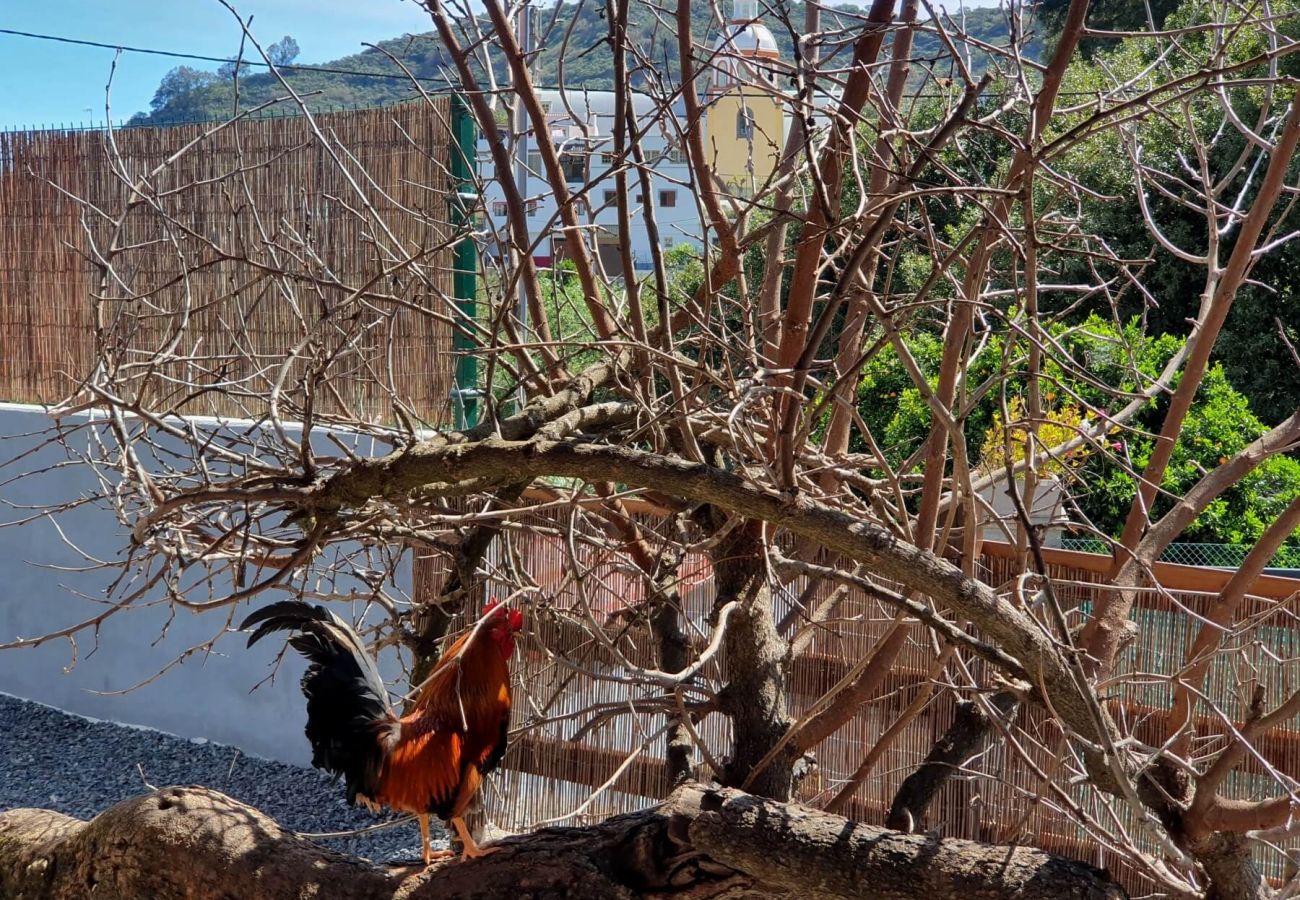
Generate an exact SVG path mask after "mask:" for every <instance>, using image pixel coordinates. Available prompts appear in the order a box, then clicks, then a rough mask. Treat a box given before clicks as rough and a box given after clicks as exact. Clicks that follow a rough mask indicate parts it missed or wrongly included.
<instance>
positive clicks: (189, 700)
mask: <svg viewBox="0 0 1300 900" xmlns="http://www.w3.org/2000/svg"><path fill="white" fill-rule="evenodd" d="M48 425H49V419H48V418H47V417H46V415H45V414H44V413H43V412H42V411H41V410H40V409H39V408H35V407H30V406H19V405H15V404H0V522H2V523H10V522H15V521H18V520H20V519H23V518H25V517H27V516H29V515H30V514H31V510H30V509H23V508H22V507H24V506H28V507H39V506H45V505H50V504H55V503H60V502H66V501H69V500H73V499H75V498H77V497H78V496H81V495H83V494H85V493H89V492H92V491H94V490H96V488H97V484H96V482H95V480H94V479H93V478H92V476H91V473H90V472H89V470H88V469H87V468H86V467H85V466H83V465H79V464H72V465H69V464H67V463H66V461H67V454H66V453H65V451H64V450H63V449H62V448H60V447H58V446H57V445H51V446H45V447H42V446H41V444H42V442H43V441H44V440H45V438H44V437H43V436H42V435H40V434H39V433H38V432H40V431H42V430H43V429H45V428H46V427H47V426H48ZM382 449H383V448H382V445H378V446H376V447H373V448H372V447H369V446H361V447H358V451H359V452H379V451H381V450H382ZM29 453H30V455H27V454H29ZM60 463H63V464H64V465H63V466H62V467H61V468H58V469H54V470H51V471H49V472H45V473H42V474H36V475H31V476H28V477H23V478H18V479H17V480H15V476H17V475H18V474H19V473H23V472H38V471H39V470H41V469H43V468H46V467H47V466H51V465H58V464H60ZM58 522H59V525H60V527H61V528H62V529H63V531H64V533H65V534H66V535H67V537H68V538H69V539H70V540H72V541H74V542H76V543H77V544H78V545H79V546H80V547H82V549H84V550H86V551H88V552H89V553H91V554H93V555H94V556H96V557H98V558H100V559H104V560H116V559H121V558H122V556H123V554H124V551H125V549H126V547H127V535H126V534H125V532H124V531H123V530H122V529H121V528H120V526H118V524H117V521H116V519H115V517H114V516H113V514H112V513H111V512H110V511H108V510H105V509H102V508H94V509H91V508H87V509H82V510H76V511H73V512H70V513H68V514H65V515H62V516H60V517H59V519H58ZM85 565H86V561H85V560H84V559H83V558H82V557H80V556H79V555H78V554H76V553H75V552H74V551H72V550H71V549H70V548H69V547H67V546H66V544H64V543H63V541H62V540H61V539H60V537H59V532H58V530H57V529H56V528H55V527H54V525H53V524H51V523H50V522H49V521H46V520H38V521H35V522H30V523H27V524H24V525H20V526H15V527H4V528H0V643H8V642H10V641H12V640H14V639H15V638H17V637H35V636H38V635H42V634H47V633H49V632H51V631H55V630H58V629H60V628H65V627H67V626H68V625H71V624H73V623H76V622H79V621H84V620H85V619H87V618H90V617H91V616H93V615H95V614H96V613H97V612H98V610H100V609H102V606H97V605H96V604H95V603H94V602H93V600H94V599H102V598H103V591H104V588H105V587H106V586H107V584H108V582H109V580H110V578H111V577H112V576H113V574H115V573H113V572H104V571H84V567H85ZM49 566H67V567H75V568H76V569H83V570H82V571H76V570H74V569H72V568H69V569H63V570H56V569H51V568H48V567H49ZM78 594H80V595H84V596H78ZM284 596H285V595H284V594H279V595H275V596H268V597H266V598H263V599H259V600H257V601H255V603H256V605H262V604H264V603H266V602H268V601H269V600H273V599H284ZM87 597H89V598H91V599H86V598H87ZM252 608H254V607H253V606H250V605H249V604H247V603H245V604H241V605H240V606H239V607H238V609H236V610H234V613H235V615H234V621H235V623H238V622H239V621H240V619H242V618H243V616H244V615H246V614H247V613H248V612H249V611H250V610H251V609H252ZM168 618H169V610H168V608H167V607H166V606H162V605H159V606H153V607H149V608H143V609H130V610H125V611H122V612H119V613H116V614H114V615H113V616H111V617H109V618H108V619H107V620H106V621H105V622H104V623H103V626H102V627H101V628H100V630H99V636H98V646H96V639H95V635H94V633H93V632H90V631H87V632H84V633H81V634H78V635H77V636H76V642H77V650H76V662H75V665H73V664H72V662H73V653H72V648H71V645H70V644H69V642H68V641H67V640H66V639H63V640H53V641H50V642H49V643H47V644H43V645H41V646H39V647H35V648H29V649H16V650H0V692H4V693H8V694H14V695H16V696H19V697H25V698H27V699H31V700H37V701H39V702H41V703H46V704H49V705H51V706H57V707H59V708H61V709H65V710H68V711H69V712H74V713H79V714H82V715H87V716H92V717H95V718H99V719H108V720H112V721H117V722H124V723H130V724H134V725H144V726H148V727H152V728H157V729H159V730H162V731H167V732H170V733H172V734H178V735H182V736H184V737H191V738H193V737H204V738H208V739H210V740H214V741H220V742H222V743H228V744H233V745H235V746H237V747H241V748H243V749H244V750H245V751H247V752H249V753H252V754H255V755H258V756H263V757H267V758H270V759H278V760H282V761H285V762H292V763H299V764H304V765H305V764H308V763H310V760H311V751H310V748H309V747H308V745H307V740H306V738H305V737H304V736H303V725H304V722H305V709H304V701H303V698H302V695H301V693H300V692H299V688H298V679H299V678H300V677H301V674H302V671H303V664H302V661H301V660H300V659H299V658H298V656H297V654H294V653H290V654H288V655H286V657H285V662H284V664H282V665H281V667H280V669H279V672H278V674H277V676H276V679H275V682H274V683H267V684H263V685H262V686H261V687H259V688H258V689H257V690H256V691H255V692H253V693H251V694H250V693H249V691H250V690H251V689H252V688H253V686H254V685H256V684H257V683H258V682H259V681H260V680H262V679H263V678H264V677H265V676H266V675H267V674H269V672H270V668H269V664H270V662H271V660H272V659H273V657H274V656H275V655H276V653H277V652H278V651H279V649H280V648H281V646H283V644H282V641H281V640H278V639H277V638H276V637H275V636H272V637H271V638H268V639H266V640H264V641H262V642H261V643H259V644H258V645H257V646H256V647H254V648H252V649H251V650H247V649H245V648H244V640H245V637H244V635H242V634H227V635H225V636H224V637H223V638H222V640H221V641H220V643H219V644H218V645H217V648H216V652H215V653H212V654H207V655H195V656H192V657H190V658H188V659H186V660H185V661H184V663H182V664H181V665H179V666H176V667H174V668H172V669H171V670H169V671H168V672H166V673H165V674H163V675H162V676H161V677H160V678H158V679H157V680H156V681H154V682H152V683H149V684H146V685H144V686H142V687H139V688H138V689H136V690H133V691H130V692H129V693H126V694H122V695H117V694H113V695H106V694H104V693H98V692H105V691H120V690H122V689H124V688H127V687H130V686H131V685H133V684H135V683H137V682H139V681H141V680H143V679H146V678H148V677H149V676H151V675H153V674H154V673H155V672H157V671H158V670H159V669H160V668H162V667H163V666H165V665H166V664H167V663H168V662H170V661H171V660H172V659H173V658H175V657H176V656H177V655H178V654H180V653H183V652H184V651H185V650H186V649H187V648H189V647H192V646H195V645H197V644H201V643H203V642H206V641H207V640H209V639H210V638H211V637H212V636H213V635H214V634H216V633H218V632H219V631H220V630H221V629H223V627H224V626H225V623H226V615H225V610H215V611H211V612H206V613H202V614H199V613H193V612H189V611H186V610H178V611H177V612H176V615H175V618H174V619H173V620H172V621H171V622H170V624H169V623H168ZM164 628H165V634H164V633H163V632H164ZM386 668H388V667H386Z"/></svg>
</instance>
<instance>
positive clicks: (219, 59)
mask: <svg viewBox="0 0 1300 900" xmlns="http://www.w3.org/2000/svg"><path fill="white" fill-rule="evenodd" d="M0 34H9V35H13V36H14V37H25V38H35V39H36V40H41V41H55V42H57V43H60V44H76V45H78V46H81V47H101V48H103V49H105V50H121V51H123V52H126V53H145V54H148V55H150V56H167V57H171V58H172V59H194V60H198V61H200V62H215V63H228V62H234V61H235V60H233V59H231V58H229V57H224V56H204V55H202V54H199V53H179V52H176V51H174V50H156V49H154V48H151V47H128V46H126V45H124V44H106V43H103V42H101V41H86V40H81V39H79V38H70V37H61V36H59V35H56V34H36V33H35V32H32V31H16V30H14V29H12V28H0ZM243 64H244V65H246V66H262V67H264V68H268V69H269V68H270V65H269V64H268V63H265V62H258V61H255V60H243ZM276 68H277V69H280V70H282V71H286V72H287V71H292V72H321V73H324V74H326V75H350V76H353V77H361V78H390V79H393V78H395V79H399V80H401V81H410V80H411V76H409V75H407V74H406V73H404V72H363V71H360V70H357V69H336V68H333V67H331V66H298V65H293V64H291V63H286V64H284V65H277V66H276ZM415 80H416V81H427V82H431V83H436V84H443V85H446V84H448V82H447V80H446V79H444V78H428V77H424V78H416V79H415Z"/></svg>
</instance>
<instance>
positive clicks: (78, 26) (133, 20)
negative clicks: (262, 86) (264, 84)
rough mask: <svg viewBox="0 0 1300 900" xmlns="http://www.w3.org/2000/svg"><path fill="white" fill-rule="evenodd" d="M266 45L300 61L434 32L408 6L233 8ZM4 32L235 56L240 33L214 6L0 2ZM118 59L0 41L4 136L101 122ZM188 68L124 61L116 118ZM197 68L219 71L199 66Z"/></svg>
mask: <svg viewBox="0 0 1300 900" xmlns="http://www.w3.org/2000/svg"><path fill="white" fill-rule="evenodd" d="M234 5H235V7H236V8H237V9H238V10H239V12H240V14H241V15H243V16H245V17H247V16H249V15H251V16H253V25H252V31H253V34H255V35H256V36H257V39H258V40H259V41H260V42H262V43H263V45H265V44H269V43H272V42H274V41H277V40H279V39H280V38H281V37H283V36H284V35H286V34H291V35H293V37H294V39H295V40H296V41H297V42H298V45H299V46H300V47H301V48H302V52H301V55H300V56H299V57H298V61H299V62H303V63H320V62H324V61H326V60H330V59H336V58H337V57H340V56H344V55H346V54H349V53H356V52H358V51H360V50H361V49H363V48H362V46H361V44H362V42H364V41H376V40H383V39H385V38H390V37H397V36H399V35H401V34H404V33H406V32H411V31H417V32H418V31H432V30H433V26H432V24H431V23H430V21H429V16H428V14H427V13H425V12H423V11H422V10H421V8H420V7H419V6H417V5H416V4H415V3H414V2H411V0H235V3H234ZM0 28H9V29H13V30H16V31H32V32H38V33H41V34H56V35H61V36H64V37H72V38H81V39H84V40H92V41H100V42H103V43H114V44H116V43H121V44H129V45H131V46H136V47H151V48H156V49H160V50H174V51H178V52H182V53H197V54H201V55H205V56H222V57H225V56H233V55H234V54H235V53H236V52H238V50H239V38H240V30H239V25H238V23H236V22H235V19H234V17H233V16H232V15H231V14H230V13H229V12H228V11H227V10H226V9H225V7H223V6H222V5H221V4H219V3H217V2H216V0H0ZM112 62H113V51H112V50H104V49H98V48H94V47H79V46H74V45H71V44H56V43H52V42H49V41H37V40H32V39H30V38H21V37H15V36H13V35H7V34H0V128H14V127H22V126H32V125H51V124H53V125H57V124H59V123H62V122H82V121H88V120H90V119H92V118H93V119H95V120H96V121H102V120H103V118H104V85H105V84H106V83H107V81H108V75H109V69H110V66H111V65H112ZM182 63H184V60H177V59H169V58H166V57H160V56H144V55H141V54H138V53H124V54H122V56H121V58H120V59H119V60H118V65H117V72H116V74H115V75H114V76H113V98H112V101H113V118H114V120H117V119H119V118H128V117H129V116H131V115H133V114H134V113H137V112H140V111H141V110H147V109H148V108H149V100H150V98H152V97H153V94H154V90H155V89H156V88H157V87H158V81H159V79H161V78H162V76H163V75H164V74H165V73H166V72H167V71H168V70H170V69H172V68H173V67H175V66H177V65H180V64H182ZM191 64H192V65H194V66H196V67H199V68H215V67H216V64H215V63H211V64H207V63H199V62H194V63H191Z"/></svg>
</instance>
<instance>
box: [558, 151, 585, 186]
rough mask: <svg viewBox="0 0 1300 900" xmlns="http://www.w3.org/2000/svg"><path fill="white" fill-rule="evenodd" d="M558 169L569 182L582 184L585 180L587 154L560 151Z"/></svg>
mask: <svg viewBox="0 0 1300 900" xmlns="http://www.w3.org/2000/svg"><path fill="white" fill-rule="evenodd" d="M560 169H561V170H562V171H563V172H564V180H565V181H567V182H569V184H582V183H583V182H584V181H586V180H587V154H585V153H561V154H560Z"/></svg>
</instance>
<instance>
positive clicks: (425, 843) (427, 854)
mask: <svg viewBox="0 0 1300 900" xmlns="http://www.w3.org/2000/svg"><path fill="white" fill-rule="evenodd" d="M416 818H417V819H419V820H420V856H421V857H422V858H423V859H424V864H425V865H426V866H427V865H429V863H431V862H433V861H434V860H435V859H446V858H447V857H449V856H454V855H455V854H453V853H452V852H451V851H450V850H434V849H433V847H432V845H431V844H430V843H429V816H428V814H427V813H426V814H425V815H422V816H416Z"/></svg>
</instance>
